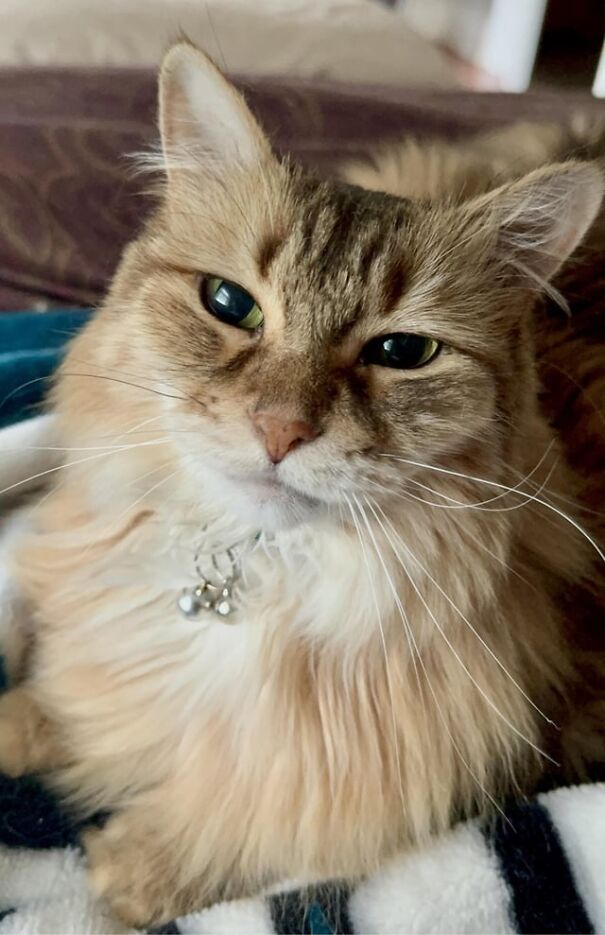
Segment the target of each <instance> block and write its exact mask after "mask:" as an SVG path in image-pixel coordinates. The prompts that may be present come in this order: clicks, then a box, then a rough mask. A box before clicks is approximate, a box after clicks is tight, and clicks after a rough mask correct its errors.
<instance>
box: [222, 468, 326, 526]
mask: <svg viewBox="0 0 605 935" xmlns="http://www.w3.org/2000/svg"><path fill="white" fill-rule="evenodd" d="M217 492H218V491H217ZM220 496H221V498H223V497H224V499H225V506H226V508H227V509H228V510H229V512H230V513H235V514H236V516H237V519H238V520H240V521H243V522H244V523H246V524H247V525H249V526H250V527H251V529H254V530H258V529H260V530H262V531H263V532H268V533H272V532H279V531H280V530H285V529H291V528H292V527H294V526H298V525H301V524H302V523H309V522H313V521H314V520H315V519H317V518H318V517H319V516H320V515H321V514H323V513H324V512H325V509H326V508H325V505H324V504H322V503H321V502H320V501H319V500H316V499H315V498H313V497H310V496H308V495H307V494H304V493H301V492H299V491H298V490H295V489H294V488H293V487H291V486H289V485H288V484H284V483H281V482H280V481H279V480H277V479H272V478H270V477H269V478H265V477H254V478H251V477H245V478H242V477H232V476H229V475H228V474H225V475H222V477H221V483H220Z"/></svg>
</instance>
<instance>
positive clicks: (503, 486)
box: [381, 455, 605, 562]
mask: <svg viewBox="0 0 605 935" xmlns="http://www.w3.org/2000/svg"><path fill="white" fill-rule="evenodd" d="M381 457H386V458H392V459H393V460H395V461H401V462H403V463H404V464H409V465H411V466H413V467H420V468H425V469H426V470H427V471H436V472H437V473H439V474H448V475H449V476H451V477H461V478H464V479H465V480H472V481H475V482H476V483H478V484H486V485H487V486H488V487H495V488H498V489H500V490H509V491H510V490H511V488H510V487H507V485H506V484H500V483H498V482H497V481H492V480H487V479H486V478H484V477H476V476H474V475H472V474H463V473H462V472H461V471H454V470H452V469H451V468H443V467H437V465H432V464H424V463H423V462H421V461H412V460H411V459H410V458H401V457H398V456H396V455H382V456H381ZM517 496H525V497H527V498H528V499H530V500H533V501H534V502H535V503H539V504H540V505H541V506H543V507H546V509H547V510H552V512H553V513H556V514H557V516H560V517H561V519H564V520H565V521H566V522H567V523H569V524H570V525H571V526H573V527H574V529H576V530H577V531H578V532H579V533H580V535H581V536H583V537H584V538H585V539H586V541H587V542H589V543H590V545H591V546H592V547H593V549H594V550H595V552H596V553H597V555H598V556H599V558H600V559H601V560H602V561H603V562H605V553H603V551H602V549H601V548H600V546H599V545H598V544H597V543H596V542H595V540H594V539H593V538H592V536H591V535H590V534H589V533H587V532H586V530H585V529H584V528H583V527H582V526H581V525H580V524H579V523H578V522H577V521H576V520H575V519H574V518H573V517H572V516H569V515H568V514H567V513H565V512H563V510H560V509H559V508H558V507H557V506H555V505H554V504H553V503H549V502H548V501H547V500H544V499H543V498H541V497H538V496H531V497H529V495H528V494H523V493H521V492H517Z"/></svg>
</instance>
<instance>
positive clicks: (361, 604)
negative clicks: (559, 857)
mask: <svg viewBox="0 0 605 935" xmlns="http://www.w3.org/2000/svg"><path fill="white" fill-rule="evenodd" d="M159 123H160V131H161V139H162V152H161V154H160V162H161V171H162V177H163V183H162V186H161V188H160V191H159V193H158V199H159V200H158V205H157V209H156V211H155V213H154V214H153V216H152V217H151V218H150V220H149V221H148V222H147V223H146V224H145V226H144V228H143V230H142V232H141V234H140V236H138V237H137V239H136V240H135V241H134V242H133V243H131V244H130V245H129V246H128V247H127V248H126V250H125V252H124V254H123V257H122V260H121V263H120V266H119V268H118V271H117V273H116V275H115V278H114V281H113V283H112V285H111V289H110V291H109V294H108V297H107V300H106V302H105V303H104V305H103V307H102V308H101V309H100V310H99V311H98V312H97V314H96V315H95V316H94V317H93V320H92V321H91V323H90V324H89V325H87V326H86V328H85V329H84V331H83V332H82V333H81V335H79V336H78V337H77V338H76V339H75V340H74V341H73V343H72V345H71V347H70V350H69V353H68V355H67V358H66V360H65V362H64V364H63V365H62V367H61V369H60V372H59V375H58V378H57V382H56V386H55V388H54V391H53V394H52V400H51V405H52V409H53V412H54V413H55V415H54V419H55V423H56V432H57V438H58V444H59V445H61V446H63V447H64V448H65V452H66V453H65V461H64V464H63V465H62V467H61V470H60V472H57V474H56V477H57V480H56V481H55V483H54V485H53V487H52V488H51V490H50V491H49V494H48V495H47V496H46V497H45V498H44V499H43V500H42V502H41V503H40V504H39V505H38V507H37V509H36V512H35V514H34V521H33V522H34V528H33V529H32V530H31V531H30V532H29V533H28V534H27V536H26V537H25V540H24V541H23V543H22V546H21V547H20V549H19V550H18V552H17V554H16V555H15V557H14V561H13V573H14V576H15V580H16V582H17V583H18V586H19V588H20V590H21V592H22V594H23V596H24V599H25V601H26V606H27V609H28V613H29V615H30V619H31V621H32V626H33V639H32V642H31V645H30V646H29V648H28V654H27V658H26V660H25V662H24V674H23V677H22V680H21V681H20V682H19V683H18V684H16V685H15V686H14V687H13V688H12V690H11V691H9V692H8V693H7V694H6V695H5V696H4V697H3V698H2V700H1V701H0V766H1V767H2V769H3V770H4V771H6V772H8V773H11V774H12V775H19V774H22V773H25V772H32V771H33V772H38V773H41V774H43V775H44V776H45V777H46V781H47V782H48V783H49V784H51V786H52V787H53V788H55V789H57V790H58V791H59V793H60V794H61V795H62V796H64V797H65V799H66V800H67V801H68V802H69V803H71V805H72V806H73V807H74V808H77V809H79V811H80V812H81V813H82V814H91V813H93V812H95V811H98V810H101V811H105V812H108V813H109V818H108V820H107V821H106V823H105V824H104V825H103V826H102V827H95V828H94V829H93V830H89V831H88V832H87V833H86V835H85V837H84V846H85V849H86V852H87V859H88V863H89V875H90V882H91V886H92V887H93V889H94V890H95V892H96V893H98V894H99V895H100V896H103V897H105V898H106V899H107V900H108V901H109V902H110V904H111V906H112V908H113V910H114V911H115V912H116V913H117V914H118V915H119V916H120V917H121V918H122V919H124V920H125V921H126V922H127V923H128V924H131V925H141V926H142V925H148V924H149V923H151V922H155V923H158V922H161V921H164V920H167V919H170V918H171V917H174V916H177V915H180V914H183V913H185V912H188V911H190V910H192V909H194V908H198V907H200V906H202V905H205V904H208V903H209V902H212V901H216V900H219V899H227V898H232V897H236V896H242V895H245V894H248V893H253V892H257V891H258V890H259V889H260V888H264V887H267V886H270V885H272V884H274V883H275V882H276V881H278V880H280V879H284V878H287V877H290V878H305V879H307V880H313V879H319V878H327V877H356V876H359V875H363V874H365V873H367V872H369V871H371V870H373V869H374V868H375V867H377V866H378V865H380V864H381V863H382V862H384V861H385V860H387V859H388V858H389V857H390V856H391V855H394V854H396V853H397V852H398V851H400V850H401V849H404V848H409V847H413V846H416V845H418V844H421V843H423V842H426V841H427V840H428V839H429V838H430V836H431V835H434V834H438V833H439V832H441V831H443V830H444V829H446V828H448V827H449V826H450V825H451V824H452V822H454V821H456V820H457V819H459V818H461V817H464V816H468V815H475V814H481V813H489V812H490V810H494V811H495V810H497V809H498V807H499V802H500V801H501V799H502V797H503V796H505V795H507V794H510V793H514V792H518V791H525V790H527V789H530V788H531V787H532V786H533V785H534V784H535V783H536V782H538V781H539V779H540V777H541V776H542V775H543V774H544V773H545V771H548V770H549V769H551V768H554V766H553V763H554V762H555V761H556V762H557V763H560V764H561V768H563V769H567V770H568V771H569V773H570V774H572V775H579V771H580V770H581V769H582V768H583V764H585V763H586V762H587V761H589V760H590V759H591V758H594V757H598V756H600V755H601V741H602V737H601V728H602V724H603V721H602V717H601V712H602V711H603V710H605V709H604V708H603V696H602V694H600V687H599V675H600V670H599V667H598V665H597V666H596V667H595V671H594V673H591V675H590V678H592V677H593V675H594V686H593V683H592V682H591V681H590V678H589V675H588V674H587V673H588V671H589V669H588V665H587V663H586V658H587V650H588V649H589V648H590V647H588V643H587V642H586V640H585V639H584V637H583V636H582V635H581V633H580V629H581V627H584V624H586V626H585V629H586V632H587V633H588V632H589V630H590V625H591V624H593V623H594V622H595V621H596V623H597V624H598V622H599V620H600V617H599V612H598V611H597V610H595V609H594V606H593V604H592V603H591V602H597V601H598V596H599V586H600V582H601V577H602V576H601V567H600V564H599V563H600V562H601V561H602V559H603V555H602V552H601V549H600V546H599V544H598V537H599V533H600V531H601V527H602V521H601V520H600V518H599V517H598V516H597V515H596V513H595V512H591V510H593V509H598V503H596V501H595V500H594V499H593V500H592V501H591V500H590V499H586V498H587V497H588V498H590V497H593V495H594V497H596V498H597V499H598V496H599V490H598V489H597V488H598V482H597V481H594V483H595V484H596V487H595V488H594V489H592V488H590V484H591V483H593V480H592V479H591V478H592V475H591V474H590V475H589V476H587V477H583V476H581V474H580V473H579V472H578V471H577V470H573V467H574V466H575V467H576V468H577V467H578V464H577V463H575V462H574V465H572V464H571V463H568V462H571V461H573V460H574V459H573V452H572V453H571V454H570V452H569V451H566V448H565V445H566V443H567V441H569V439H570V438H571V439H572V440H573V438H574V432H576V436H577V438H578V439H580V441H581V440H582V437H583V436H582V433H581V430H580V428H579V419H578V420H576V421H577V423H578V424H577V425H572V426H571V428H570V426H567V428H565V426H562V427H561V429H560V430H559V428H558V426H557V424H556V423H554V424H553V418H554V416H553V413H552V412H550V411H549V409H548V405H549V402H548V400H545V398H544V390H543V389H542V388H541V385H540V382H539V378H538V371H539V368H540V367H541V364H540V361H541V360H542V359H543V357H544V355H546V356H548V354H549V353H550V354H551V356H552V359H553V360H555V358H557V354H559V350H558V346H557V344H556V342H555V340H554V337H553V336H554V335H555V334H556V333H559V334H560V333H561V328H563V331H564V332H565V334H567V332H568V331H569V330H570V329H571V325H569V324H568V323H567V319H566V318H565V316H564V315H563V314H562V313H561V312H560V310H559V311H558V312H556V311H553V309H554V308H555V306H554V305H553V302H554V301H555V300H556V299H557V298H558V290H559V284H560V283H561V282H562V283H564V284H565V283H567V284H568V285H569V284H570V283H571V284H572V285H573V283H574V282H575V280H574V279H573V276H574V275H575V274H574V270H576V271H577V270H578V269H579V268H583V267H582V260H581V256H582V254H581V252H578V251H579V250H580V251H581V250H582V249H584V250H586V251H590V250H591V249H592V250H594V249H595V248H594V246H592V247H591V242H592V238H593V234H594V231H595V230H597V228H598V226H599V220H598V218H599V205H600V202H601V198H602V194H603V172H602V167H601V165H600V163H598V162H597V161H595V160H593V159H592V158H591V154H590V153H587V152H582V153H577V158H576V159H570V158H569V154H566V153H565V152H563V151H562V150H560V144H561V139H562V138H561V137H560V135H559V136H558V135H557V133H556V132H555V131H552V133H551V137H552V138H551V137H549V138H548V141H547V142H545V143H544V146H542V148H540V146H538V147H534V146H533V144H532V145H527V146H526V147H525V149H524V151H527V153H526V159H525V163H524V160H523V159H521V158H520V157H519V158H518V159H512V157H511V160H510V165H505V164H504V162H506V160H504V162H503V161H502V160H500V161H499V162H498V160H496V162H498V164H497V165H496V164H495V163H494V161H493V159H492V155H493V152H492V150H490V153H492V155H490V156H489V158H487V157H486V158H484V157H483V156H482V155H481V153H482V152H483V151H484V150H483V149H482V147H485V146H487V148H488V149H489V148H490V146H493V145H494V144H493V143H491V144H490V143H484V144H481V143H479V142H478V143H477V144H476V149H475V150H474V151H475V156H474V157H473V156H472V152H473V147H472V144H465V146H466V147H467V148H466V149H464V147H461V148H460V151H459V159H458V160H457V157H456V147H455V146H454V147H447V146H443V147H441V148H440V147H439V146H437V145H436V144H435V146H433V147H432V148H431V147H430V146H429V147H428V148H427V149H426V159H425V160H424V161H423V160H422V159H420V160H417V162H416V163H414V159H413V158H412V156H411V155H410V153H411V152H412V150H413V149H414V147H415V146H416V144H411V143H410V144H408V149H407V150H405V148H404V149H403V150H401V151H400V155H401V153H405V152H407V153H408V163H407V164H408V166H409V169H410V171H409V172H407V171H406V169H405V166H406V162H405V159H404V158H403V156H401V158H399V157H398V159H399V162H398V165H399V166H400V169H401V171H400V173H399V175H397V174H396V173H395V175H394V176H391V177H390V180H389V179H387V177H386V174H387V173H386V170H385V165H386V162H388V159H390V158H391V157H390V156H387V155H385V154H383V155H382V156H379V157H377V160H376V163H375V166H374V168H372V167H371V166H365V167H363V166H350V167H347V168H345V169H343V171H342V177H341V178H339V179H332V180H320V179H318V178H315V177H314V176H313V175H312V174H309V173H306V172H305V171H303V170H302V169H300V168H298V167H296V166H295V165H293V164H291V163H290V162H289V161H288V160H280V159H278V158H277V157H276V156H275V155H274V154H273V152H272V149H271V147H270V144H269V142H268V140H267V138H266V136H265V135H264V134H263V132H262V130H261V129H260V127H259V126H258V124H257V123H256V120H255V118H254V117H253V116H252V114H251V112H250V111H249V109H248V108H247V106H246V104H245V102H244V100H243V99H242V97H241V96H240V95H239V93H238V92H237V91H236V90H235V89H234V88H233V87H232V85H230V84H229V83H228V81H227V80H226V79H225V78H224V77H223V76H222V74H221V73H220V72H219V70H218V69H217V68H216V67H215V66H214V65H213V64H212V63H211V62H210V61H209V60H208V59H207V58H206V57H205V56H204V55H203V54H202V53H201V52H200V51H198V50H197V49H195V48H194V47H193V46H191V45H190V44H188V43H187V42H181V43H179V44H177V45H176V46H174V47H173V48H172V49H171V50H170V51H169V52H168V54H167V56H166V59H165V61H164V63H163V66H162V69H161V75H160V106H159ZM507 132H510V133H511V134H513V137H514V134H515V133H518V132H519V131H507ZM545 132H546V131H545ZM548 132H550V131H548ZM525 133H526V136H527V139H529V140H532V139H534V137H533V136H532V133H533V131H530V130H529V129H527V130H526V131H525ZM536 133H538V135H539V131H536ZM469 146H470V150H469V149H468V147H469ZM496 150H497V146H496ZM414 151H415V150H414ZM430 153H432V154H433V155H432V156H431V155H429V154H430ZM439 153H440V154H441V155H438V154H439ZM469 153H470V155H469ZM381 160H382V162H381ZM385 160H386V162H385ZM431 160H433V162H431ZM435 160H436V163H438V164H439V166H440V167H439V168H438V170H437V175H436V176H435V174H433V175H431V173H430V172H429V170H428V167H429V166H430V165H435V164H436V163H435ZM439 160H441V162H440V163H439ZM465 160H466V162H465ZM557 160H558V161H557ZM523 163H524V164H523ZM423 165H424V166H425V168H426V172H425V177H424V180H423ZM460 165H464V166H465V167H464V168H463V169H462V170H460V168H459V166H460ZM381 166H382V168H381ZM448 166H450V168H449V169H448ZM414 167H416V168H414ZM451 167H453V168H451ZM457 167H458V168H457ZM412 170H414V171H412ZM525 172H527V174H524V173H525ZM381 173H382V174H381ZM435 177H438V178H440V179H441V182H440V183H439V185H437V188H435V187H434V180H435ZM462 178H464V179H466V180H467V181H466V182H464V184H462V185H461V184H460V179H462ZM389 186H390V187H391V191H390V193H389ZM583 242H584V244H585V246H584V247H583V248H582V247H581V246H580V245H581V244H582V243H583ZM570 257H572V259H571V260H570V259H569V258H570ZM578 257H580V259H578ZM593 259H594V258H593ZM600 275H602V273H601V274H600ZM591 276H592V280H596V279H597V278H598V277H597V275H596V273H595V274H594V276H593V275H592V274H591ZM566 277H567V278H566ZM592 280H591V281H592ZM567 292H568V293H569V294H570V296H571V295H572V294H573V293H574V289H573V288H571V287H570V288H569V289H567ZM595 295H596V294H595ZM544 296H546V297H547V298H546V299H544ZM560 301H562V300H560ZM572 304H573V302H572ZM549 316H550V317H549ZM541 320H543V321H544V322H547V323H548V322H549V321H550V322H551V324H552V327H551V328H550V332H549V327H547V326H545V325H540V324H539V321H541ZM560 321H563V322H564V324H563V325H562V326H561V325H560V324H559V322H560ZM549 334H550V335H551V337H549ZM549 340H551V342H552V347H551V348H550V351H549V350H548V347H547V345H548V341H549ZM569 340H570V342H571V344H572V345H573V341H574V340H576V338H574V337H573V336H569ZM577 340H578V341H580V342H581V341H582V340H583V338H582V335H580V336H579V337H578V338H577ZM541 342H542V343H541ZM559 343H560V344H561V342H559ZM563 343H564V342H563ZM545 348H546V349H545ZM581 350H582V348H581V346H580V344H579V345H578V348H577V353H576V354H575V356H576V357H577V361H576V364H577V365H578V366H580V367H581ZM574 365H575V364H574ZM544 370H545V368H544ZM576 403H577V400H576V401H575V402H574V405H576ZM583 403H585V404H586V405H585V408H587V409H590V406H589V405H588V404H587V403H586V401H585V400H583V399H580V402H579V403H577V404H578V405H580V404H583ZM555 408H556V407H555ZM553 411H554V410H553ZM561 418H563V419H564V418H565V417H564V416H562V417H561ZM585 425H586V426H587V427H588V428H587V432H588V434H587V436H586V437H587V438H588V437H592V449H593V453H594V454H593V456H594V457H596V452H597V451H598V450H600V451H601V452H602V451H603V429H602V426H601V425H600V423H599V419H598V418H597V417H596V416H594V414H593V413H592V410H591V411H590V412H589V414H588V415H586V418H585ZM568 430H569V431H568ZM566 432H567V434H566ZM569 433H571V434H569ZM590 433H593V434H592V436H591V435H590ZM599 445H600V446H601V447H600V449H599ZM583 497H584V499H582V498H583ZM209 566H212V567H213V568H214V571H215V572H217V573H218V571H219V570H220V572H221V575H220V577H219V581H218V585H220V587H219V586H218V585H217V581H216V580H215V582H214V583H215V585H217V587H216V588H215V589H214V590H213V589H212V588H210V587H209V586H207V585H206V586H202V585H200V587H198V590H197V591H196V590H195V585H196V582H197V581H198V580H199V579H200V578H202V577H203V578H204V579H205V580H206V581H207V580H208V579H209V578H211V577H212V568H210V570H209V571H208V570H207V569H208V568H209ZM237 576H239V577H237ZM236 577H237V581H235V579H236ZM233 582H234V586H233V588H230V587H227V589H226V592H225V593H224V594H223V593H222V591H221V587H222V584H223V583H226V584H227V585H229V584H231V583H233ZM204 602H206V603H204ZM595 606H596V604H595ZM572 623H573V624H574V625H573V626H572V625H571V624H572ZM596 629H597V630H598V626H597V627H596ZM582 633H584V630H582ZM597 636H598V633H597ZM588 656H589V658H590V661H591V662H596V661H598V656H597V655H594V656H590V654H588Z"/></svg>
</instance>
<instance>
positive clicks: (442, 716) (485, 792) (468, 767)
mask: <svg viewBox="0 0 605 935" xmlns="http://www.w3.org/2000/svg"><path fill="white" fill-rule="evenodd" d="M353 499H354V500H355V502H356V505H357V508H358V509H359V511H360V513H361V516H362V517H363V521H364V523H365V526H366V529H367V530H368V533H369V534H370V537H371V539H372V541H373V543H374V547H375V548H377V543H376V537H375V536H374V532H373V530H372V527H371V525H370V523H369V520H368V518H367V516H366V514H365V511H364V509H363V507H362V505H361V504H360V503H359V500H358V499H357V497H356V496H355V495H354V494H353ZM368 505H369V504H368ZM376 554H377V555H378V557H379V560H380V562H381V565H382V567H383V570H384V572H385V575H386V578H387V582H388V584H389V588H390V591H391V594H392V595H393V598H394V599H395V601H396V602H399V606H400V607H401V601H400V600H399V595H398V594H397V589H396V588H395V585H394V583H393V580H392V578H391V576H390V574H389V572H388V569H387V567H386V564H385V563H384V559H383V558H382V556H381V554H380V551H379V550H377V553H376ZM401 609H402V614H403V616H402V620H403V619H404V618H405V619H406V620H407V617H405V611H403V608H401ZM408 626H409V621H408ZM409 633H410V638H411V641H412V645H413V646H414V649H415V651H416V654H417V656H418V662H419V663H420V665H421V667H422V670H423V672H424V675H425V678H426V683H427V687H428V689H429V691H430V693H431V695H432V697H433V701H434V703H435V708H436V710H437V714H438V715H439V719H440V720H441V722H442V724H443V727H444V729H445V732H446V734H447V736H448V737H449V740H450V743H451V744H452V748H453V749H454V751H455V753H456V755H457V756H458V757H459V759H460V762H461V763H462V765H463V766H464V767H465V769H466V770H467V772H468V774H469V776H471V778H472V779H473V780H474V781H475V782H476V783H477V785H478V787H479V789H480V790H481V792H482V793H483V795H484V796H485V797H486V799H487V800H488V801H489V802H491V803H492V805H493V806H494V808H495V809H496V810H497V811H498V812H499V813H500V814H501V815H502V817H503V818H504V820H505V821H506V822H507V823H508V824H509V825H511V822H510V820H509V819H508V818H507V816H506V815H505V813H504V811H503V810H502V808H501V807H500V805H498V803H497V801H496V800H495V798H494V797H493V796H492V795H491V794H490V793H489V792H488V790H487V789H486V788H485V786H484V785H483V783H482V782H481V780H480V779H479V777H478V776H477V774H476V773H475V771H474V770H473V768H472V767H471V765H470V763H469V762H468V761H467V759H466V757H465V756H464V754H463V753H462V751H461V750H460V747H459V746H458V744H457V743H456V740H455V739H454V736H453V734H452V731H451V728H450V726H449V724H448V722H447V718H446V717H445V714H444V712H443V709H442V707H441V705H440V704H439V699H438V698H437V693H436V692H435V689H434V688H433V685H432V683H431V680H430V678H429V674H428V672H427V669H426V666H425V664H424V660H423V659H422V656H421V654H420V650H419V649H418V644H417V643H416V639H415V637H414V633H413V631H412V629H411V628H410V630H409ZM511 827H512V825H511Z"/></svg>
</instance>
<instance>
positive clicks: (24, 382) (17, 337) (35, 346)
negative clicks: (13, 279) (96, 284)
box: [0, 309, 90, 428]
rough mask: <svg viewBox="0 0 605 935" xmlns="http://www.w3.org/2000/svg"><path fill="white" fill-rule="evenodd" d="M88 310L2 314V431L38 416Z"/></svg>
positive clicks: (0, 420) (0, 383)
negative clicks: (50, 380) (57, 371)
mask: <svg viewBox="0 0 605 935" xmlns="http://www.w3.org/2000/svg"><path fill="white" fill-rule="evenodd" d="M89 317H90V312H89V311H87V310H86V309H68V310H59V311H51V312H6V313H3V314H1V315H0V428H3V427H4V426H6V425H10V424H11V423H13V422H18V421H19V420H20V419H25V418H27V417H28V416H30V415H35V414H36V412H37V411H38V409H39V407H40V404H41V402H42V400H43V398H44V395H45V393H46V390H47V389H48V378H49V377H50V376H51V374H52V373H53V371H54V370H55V368H56V366H57V364H58V363H59V361H60V360H61V357H62V356H63V352H64V349H65V345H66V343H67V341H69V339H70V338H71V337H73V335H74V334H76V332H77V331H78V330H79V329H80V328H81V327H82V325H83V324H84V323H85V322H86V321H87V320H88V318H89Z"/></svg>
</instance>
